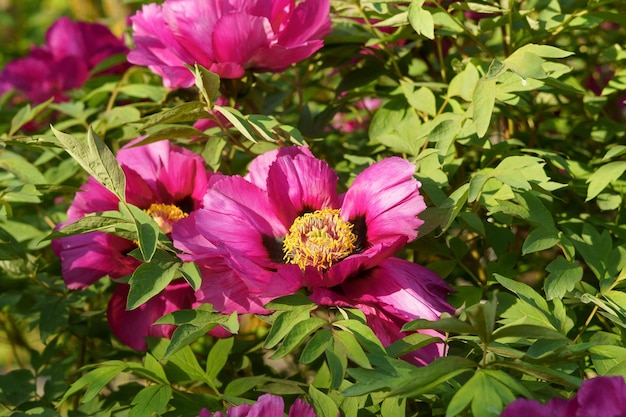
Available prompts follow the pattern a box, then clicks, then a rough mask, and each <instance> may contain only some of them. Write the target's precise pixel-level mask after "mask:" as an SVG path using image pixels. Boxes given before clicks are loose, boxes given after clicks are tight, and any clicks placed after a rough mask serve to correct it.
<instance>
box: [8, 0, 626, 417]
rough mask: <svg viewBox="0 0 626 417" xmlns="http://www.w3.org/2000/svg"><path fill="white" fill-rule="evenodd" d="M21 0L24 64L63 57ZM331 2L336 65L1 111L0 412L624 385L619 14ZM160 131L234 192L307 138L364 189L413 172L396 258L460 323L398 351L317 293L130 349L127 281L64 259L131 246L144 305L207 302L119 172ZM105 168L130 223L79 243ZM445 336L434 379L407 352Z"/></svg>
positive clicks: (444, 408) (508, 394)
mask: <svg viewBox="0 0 626 417" xmlns="http://www.w3.org/2000/svg"><path fill="white" fill-rule="evenodd" d="M9 3H11V4H12V7H13V9H14V10H17V11H21V12H22V13H23V17H24V19H23V20H22V21H21V22H22V23H21V24H22V26H23V27H17V25H18V23H15V22H19V21H20V20H15V22H14V19H12V16H9V15H8V12H5V11H0V19H2V20H0V21H2V22H10V23H11V27H14V26H15V31H14V33H15V34H16V36H20V38H19V42H17V41H16V42H10V41H5V42H2V43H1V45H2V46H1V47H0V49H2V51H0V52H1V55H0V58H2V62H3V63H5V62H8V61H9V60H10V59H13V58H15V57H17V56H20V55H23V54H24V53H25V52H26V48H27V46H28V45H29V44H31V43H41V39H42V36H43V32H42V30H41V27H40V26H41V25H40V24H35V23H37V22H39V21H40V20H42V19H43V20H44V21H46V23H48V22H47V21H48V20H49V18H48V17H45V16H43V15H42V14H41V13H42V12H41V11H39V9H37V10H35V9H34V8H33V7H31V6H30V5H26V4H24V5H20V4H18V2H9ZM25 3H28V2H25ZM45 3H46V5H48V3H50V4H52V3H54V4H57V3H58V2H45ZM125 3H128V4H131V6H129V7H134V8H138V6H139V3H145V4H147V3H148V1H135V2H125ZM331 4H332V10H331V14H332V19H333V32H332V34H330V35H329V36H328V37H327V38H326V39H325V46H324V48H322V49H321V50H320V51H318V52H317V53H316V54H315V55H314V56H313V57H311V58H309V59H307V60H305V61H303V62H300V63H298V64H295V65H293V66H292V67H290V68H288V69H286V70H285V71H284V72H281V73H260V74H256V73H252V72H248V73H246V75H245V76H244V77H243V78H242V79H239V80H226V79H220V78H219V76H217V75H216V74H213V73H211V72H210V71H208V70H207V69H206V68H203V67H202V66H200V65H198V64H196V65H195V66H193V67H191V66H190V67H189V70H190V71H191V72H193V74H194V75H195V86H193V87H191V88H189V89H180V90H173V91H170V90H168V89H166V88H165V87H163V84H162V80H161V79H160V78H159V77H158V76H156V75H154V74H152V73H151V72H150V71H149V70H148V69H147V68H142V67H133V68H131V69H130V70H128V71H127V72H126V73H125V74H124V75H121V76H111V77H107V78H104V79H100V80H90V82H88V83H87V84H85V85H84V86H82V87H81V88H78V89H76V90H74V91H72V92H71V94H70V97H71V99H70V100H69V101H67V102H62V103H52V100H49V101H47V102H44V103H41V104H38V105H32V104H29V103H26V102H20V101H19V100H17V101H16V100H15V99H14V97H13V96H12V93H7V94H5V95H3V96H2V97H0V371H1V372H0V416H4V415H14V416H21V415H40V416H76V417H79V416H131V417H132V416H144V415H162V416H177V415H184V416H195V415H197V414H198V413H199V411H200V410H201V409H202V408H207V409H209V410H211V411H216V410H223V409H225V408H227V407H230V406H234V405H239V404H243V403H251V402H254V401H255V400H256V398H258V397H259V396H260V395H261V394H263V393H272V394H275V395H281V396H282V397H283V398H285V401H286V403H287V404H291V403H293V401H294V400H295V398H297V397H302V398H304V399H305V400H307V401H308V402H309V403H310V404H312V406H313V407H314V409H315V411H316V413H317V416H318V417H321V416H324V417H326V416H328V417H336V416H337V415H340V416H342V417H370V416H381V417H397V416H398V417H402V416H418V415H419V416H446V417H452V416H474V417H483V416H485V417H486V416H498V415H499V414H500V413H501V411H502V410H503V409H504V407H506V405H507V404H509V403H510V402H512V401H513V400H514V399H516V398H521V397H525V398H532V399H537V400H542V401H544V400H548V399H549V398H553V397H570V396H571V395H572V394H573V393H575V392H576V390H577V388H578V387H579V386H580V384H581V383H582V381H583V380H584V379H585V378H588V377H591V376H595V375H620V376H623V377H625V378H626V348H625V347H624V346H625V343H626V333H625V331H626V330H625V329H626V293H625V288H626V286H625V284H624V282H625V280H626V249H625V248H626V228H625V226H624V224H625V223H624V220H623V219H624V213H623V210H624V194H625V193H626V176H625V172H626V139H625V138H626V124H625V123H624V122H625V120H626V110H625V109H626V107H625V105H624V91H626V72H625V71H624V70H623V69H622V68H623V66H624V62H625V60H626V53H625V52H624V50H623V40H624V39H625V36H626V33H625V30H626V29H625V28H626V19H625V18H624V16H625V15H626V9H625V8H624V5H622V2H620V1H611V0H608V1H602V2H598V1H586V0H579V1H569V2H559V1H557V0H549V1H531V0H525V1H509V2H503V1H492V0H487V1H483V2H470V1H433V2H425V1H423V0H416V1H399V2H391V1H356V2H353V1H343V0H334V1H331ZM58 9H59V7H58V6H57V7H55V8H54V10H56V12H55V14H58V13H60V11H59V10H58ZM41 10H44V8H43V6H42V8H41ZM57 12H58V13H57ZM9 17H11V19H9ZM7 24H8V23H7ZM1 36H7V35H4V34H3V35H1ZM220 96H221V98H223V99H224V101H218V97H220ZM364 99H368V100H372V99H375V100H379V102H378V103H377V106H375V107H373V108H366V107H364V106H363V100H364ZM218 103H219V104H218ZM51 117H52V119H50V118H51ZM200 119H208V120H209V121H210V124H209V127H207V128H205V129H204V130H201V129H199V128H198V127H197V125H196V126H194V123H195V122H196V121H198V120H200ZM51 120H52V121H53V122H52V126H51V125H50V121H51ZM139 137H141V139H140V140H139V141H138V142H133V144H135V145H136V144H146V143H150V142H155V141H158V140H161V139H169V140H171V141H172V143H176V144H177V145H180V146H184V147H186V148H188V149H190V150H192V151H194V152H196V153H197V154H199V155H201V156H202V157H203V158H204V159H205V161H206V163H207V166H208V167H209V168H210V169H211V170H213V171H219V172H222V173H224V174H229V175H231V174H233V175H245V174H246V172H247V170H246V168H247V165H248V163H249V162H250V161H251V159H252V158H253V157H254V156H256V155H259V154H262V153H263V152H265V151H267V150H271V149H275V148H277V147H281V146H288V145H292V144H299V145H307V146H309V147H310V148H311V150H312V152H313V153H314V154H315V155H316V156H319V157H320V158H322V159H324V160H326V161H328V163H329V165H331V166H332V167H333V168H334V169H335V170H336V171H337V173H338V175H339V182H340V187H342V189H345V188H346V187H347V186H348V185H349V184H350V183H351V181H352V180H353V179H354V177H355V176H356V174H357V173H359V172H361V171H362V170H363V169H364V168H365V167H366V166H368V165H369V164H371V163H372V162H374V161H377V160H380V159H382V158H385V157H388V156H400V157H403V158H405V159H407V160H409V161H411V162H412V163H414V164H415V166H416V177H417V178H418V179H419V181H420V182H421V184H422V188H421V193H422V195H423V196H424V198H425V202H426V204H427V206H428V209H427V210H426V211H425V212H424V213H423V214H422V215H421V216H420V217H421V218H422V220H424V225H423V226H421V227H420V229H419V239H417V240H415V241H413V242H411V243H409V244H408V245H407V246H406V247H405V248H404V249H403V250H402V251H401V252H400V253H398V254H397V256H399V257H402V258H403V259H407V260H410V261H413V262H416V263H418V264H421V265H424V266H426V267H428V268H429V269H431V270H433V271H435V272H437V273H438V274H439V275H440V276H441V277H442V278H443V279H445V280H446V282H447V283H448V284H450V285H451V286H452V287H453V288H454V290H455V292H454V294H451V295H450V297H449V298H448V301H449V302H450V303H451V304H452V305H453V306H454V307H455V308H456V309H457V311H456V313H455V314H453V315H451V314H447V313H444V314H443V315H442V316H441V317H440V318H439V319H438V320H434V321H431V320H425V319H422V318H417V319H415V320H411V321H409V322H407V323H406V324H405V325H404V327H403V332H404V333H403V334H402V337H401V338H400V339H399V340H397V341H395V342H393V343H382V342H381V341H380V340H379V338H378V336H377V333H376V331H375V330H376V329H372V328H371V327H370V326H369V325H368V321H367V319H366V317H365V314H364V313H363V312H362V311H360V310H358V309H350V308H340V307H333V308H330V307H322V306H318V305H316V304H315V303H313V302H312V301H311V300H310V299H309V298H308V297H307V296H306V294H305V292H304V291H303V292H302V293H298V294H294V295H291V296H288V297H283V298H279V299H276V300H273V301H272V302H270V303H269V304H267V305H266V306H265V307H266V308H267V309H268V311H271V314H259V315H255V316H253V315H239V314H237V312H234V313H233V314H229V315H223V314H219V313H218V312H216V311H215V310H214V309H213V308H212V306H209V305H200V306H198V307H197V308H195V309H193V310H179V311H175V312H173V313H170V314H168V315H166V316H164V317H162V318H160V319H159V320H158V321H157V322H156V323H157V324H163V325H169V326H173V328H175V330H174V332H173V334H172V337H171V339H157V338H153V339H150V340H149V348H148V350H147V352H136V351H134V350H132V349H129V348H127V347H125V346H123V345H122V344H121V343H119V341H117V340H116V339H115V338H114V337H113V336H112V334H111V331H110V328H109V326H108V323H107V316H106V309H107V302H108V300H109V299H110V297H111V294H112V291H113V288H114V286H115V284H114V283H113V282H112V280H110V279H103V280H100V281H98V282H97V283H96V284H94V285H91V286H90V287H89V288H87V289H84V290H70V289H68V288H67V287H66V285H65V284H64V282H63V279H62V268H61V264H60V261H59V260H58V259H57V257H56V256H55V254H54V252H53V250H52V248H51V245H50V241H51V240H53V239H58V238H60V237H68V236H74V235H79V234H85V233H89V232H94V231H99V232H105V233H109V234H114V235H116V236H119V237H122V238H124V239H127V240H129V241H132V242H135V243H136V249H135V250H133V251H131V252H130V253H129V256H132V257H134V258H135V259H136V260H137V262H138V263H139V264H140V266H139V267H137V268H136V269H135V271H134V272H133V273H132V274H130V275H128V276H126V277H122V278H119V279H118V280H119V281H120V282H124V283H128V284H130V290H129V296H128V304H127V308H128V309H129V310H134V309H141V308H142V305H144V304H145V303H146V302H147V301H148V300H151V299H153V298H154V297H157V296H158V295H159V294H160V293H161V291H162V290H163V289H164V288H166V286H167V285H168V284H170V283H171V282H172V281H174V280H177V279H180V278H182V279H184V280H185V281H186V282H187V283H188V284H189V285H190V286H191V287H192V288H193V289H194V290H198V289H199V288H201V284H202V276H201V273H200V271H199V269H198V267H197V266H196V265H195V264H194V263H192V262H183V261H182V260H181V259H180V258H179V257H178V256H177V254H178V250H177V249H176V248H175V247H174V246H173V245H172V242H171V240H170V238H169V237H168V236H167V235H166V234H165V233H164V232H163V231H162V230H161V229H160V228H159V225H158V224H157V223H156V222H155V221H154V219H153V218H152V217H151V216H149V215H148V214H147V213H146V212H145V211H144V210H142V209H141V208H139V207H136V206H133V205H131V204H129V203H128V202H127V201H126V200H127V195H126V192H127V191H126V177H125V174H124V171H123V170H122V169H121V167H120V165H119V164H118V162H117V160H116V158H115V155H116V153H117V151H118V150H119V149H120V148H121V147H123V146H127V145H128V144H129V143H130V142H131V141H136V140H137V139H138V138H139ZM88 176H92V177H93V178H94V179H95V180H96V181H98V182H99V183H100V184H102V185H103V186H104V187H106V188H107V189H109V190H110V191H111V192H112V193H113V194H114V195H115V196H116V198H117V199H118V200H119V206H118V207H117V209H116V210H106V211H105V210H103V211H101V212H98V213H93V214H90V215H87V216H85V217H83V218H81V219H80V220H77V221H75V222H72V223H70V224H66V225H64V226H63V227H60V228H59V227H57V225H59V224H60V223H62V222H65V221H66V220H67V214H66V213H67V209H68V207H69V205H70V203H71V201H72V198H73V196H74V194H75V193H76V192H77V190H78V189H79V187H80V186H81V185H82V184H84V183H85V181H86V180H87V178H88ZM181 282H182V280H181ZM215 334H220V337H216V336H214V335H215ZM437 343H440V344H441V346H442V348H443V349H444V352H445V355H444V356H443V357H441V358H438V359H436V360H434V361H433V362H432V363H429V364H424V365H423V366H416V365H414V364H411V363H410V362H408V361H406V360H405V359H406V357H407V355H409V354H410V353H411V352H413V351H415V350H416V349H420V348H424V347H433V345H434V344H437Z"/></svg>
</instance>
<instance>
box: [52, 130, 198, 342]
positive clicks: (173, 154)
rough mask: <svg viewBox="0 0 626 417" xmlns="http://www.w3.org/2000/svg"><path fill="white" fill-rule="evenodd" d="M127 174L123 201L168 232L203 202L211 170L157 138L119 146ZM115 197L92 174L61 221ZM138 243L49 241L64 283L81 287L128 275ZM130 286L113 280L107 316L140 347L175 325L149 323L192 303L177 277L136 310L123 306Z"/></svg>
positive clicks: (93, 237) (104, 238) (94, 238)
mask: <svg viewBox="0 0 626 417" xmlns="http://www.w3.org/2000/svg"><path fill="white" fill-rule="evenodd" d="M117 160H118V161H119V163H120V165H121V167H122V169H123V170H124V173H125V175H126V199H127V201H128V202H129V203H130V204H133V205H135V206H137V207H139V208H141V209H143V210H145V211H146V212H147V213H148V214H150V215H151V216H152V217H153V218H154V219H155V221H156V222H157V224H159V226H160V227H161V230H162V231H163V232H164V233H166V234H170V233H171V231H172V230H173V228H175V227H176V223H177V222H178V221H179V220H180V219H182V218H184V217H186V216H188V215H189V214H190V213H192V212H193V211H194V210H197V209H199V208H200V207H201V206H202V198H203V196H204V194H205V192H206V189H207V184H208V182H209V178H210V174H209V173H208V172H207V170H206V167H205V164H204V160H203V159H202V158H201V157H200V156H198V155H196V154H194V153H192V152H191V151H189V150H187V149H183V148H180V147H176V146H171V145H170V143H169V141H160V142H155V143H151V144H148V145H144V146H137V147H129V148H125V149H121V150H120V151H119V152H118V154H117ZM118 204H119V200H118V199H117V197H116V196H115V195H114V194H113V193H112V192H110V191H109V190H107V189H106V188H105V187H104V186H103V185H102V184H100V183H99V182H97V181H96V180H95V179H94V178H92V177H90V178H89V180H88V181H87V183H86V184H85V185H83V186H82V187H81V189H80V192H79V193H77V194H76V196H75V198H74V201H73V203H72V205H71V206H70V208H69V210H68V219H67V221H66V222H65V223H63V224H61V225H59V226H63V225H66V224H70V223H73V222H74V221H76V220H78V219H80V218H82V217H84V216H85V215H87V214H90V213H95V212H102V211H107V210H117V209H118ZM136 248H137V245H136V244H135V243H134V242H132V241H130V240H126V239H123V238H121V237H118V236H115V235H112V234H107V233H104V232H90V233H86V234H80V235H73V236H67V237H63V238H59V239H55V240H53V241H52V249H53V250H54V252H55V253H56V254H57V256H58V257H59V258H60V259H61V267H62V274H63V279H64V281H65V284H66V285H67V287H68V288H70V289H84V288H87V287H88V286H89V285H91V284H93V283H94V282H96V281H97V280H99V279H100V278H103V277H105V276H109V277H111V278H121V277H124V276H126V275H129V274H131V273H132V272H133V271H134V270H135V269H136V268H137V267H138V266H139V265H140V261H139V260H137V259H136V258H134V257H132V256H130V255H129V254H128V253H129V252H130V251H132V250H133V249H136ZM128 291H129V286H128V285H127V284H117V286H116V288H115V290H114V292H113V295H112V298H111V300H110V302H109V307H108V311H107V316H108V318H109V323H110V326H111V329H112V331H113V333H114V334H115V335H116V336H117V337H118V338H119V339H120V340H121V341H122V342H123V343H124V344H126V345H128V346H130V347H132V348H134V349H137V350H144V349H145V348H146V347H147V345H146V342H145V340H144V337H146V336H153V337H169V336H170V335H171V333H172V332H173V330H174V326H167V325H152V323H153V322H154V321H155V320H156V319H157V318H159V317H161V316H163V315H164V314H166V313H169V312H172V311H175V310H178V309H184V308H186V309H188V308H192V307H194V306H196V305H197V304H198V303H197V302H196V300H195V295H194V291H193V289H192V288H191V287H190V286H189V285H188V284H186V283H185V282H184V281H183V280H175V281H173V282H172V283H171V284H170V285H169V286H168V287H166V288H165V289H164V290H163V291H162V292H161V293H160V294H158V295H157V296H155V297H153V298H152V299H150V300H149V301H148V302H147V303H146V304H144V305H143V306H141V307H139V308H138V309H136V310H132V311H127V310H126V300H127V296H128Z"/></svg>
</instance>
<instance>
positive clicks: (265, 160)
mask: <svg viewBox="0 0 626 417" xmlns="http://www.w3.org/2000/svg"><path fill="white" fill-rule="evenodd" d="M296 155H307V156H310V157H313V154H312V153H311V150H310V149H309V148H307V147H306V146H288V147H285V148H278V149H274V150H271V151H267V152H265V153H262V154H261V155H258V156H257V157H256V158H254V159H253V160H252V162H250V165H249V166H248V175H246V176H245V178H246V179H247V180H248V181H250V182H251V183H253V184H254V185H256V186H257V187H259V188H260V189H262V190H264V191H267V178H268V175H269V170H270V166H272V164H273V163H274V161H276V158H278V157H282V156H291V157H292V158H293V157H295V156H296Z"/></svg>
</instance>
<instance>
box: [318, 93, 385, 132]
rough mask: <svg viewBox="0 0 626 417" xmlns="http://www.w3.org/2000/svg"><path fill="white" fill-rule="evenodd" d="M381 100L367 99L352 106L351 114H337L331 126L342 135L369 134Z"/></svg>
mask: <svg viewBox="0 0 626 417" xmlns="http://www.w3.org/2000/svg"><path fill="white" fill-rule="evenodd" d="M380 105H381V99H379V98H370V97H366V98H364V99H363V100H361V101H358V102H357V103H356V104H355V105H354V106H352V109H351V110H352V111H351V112H341V113H337V114H336V115H335V117H333V120H331V122H330V124H331V126H332V127H334V128H335V129H337V130H338V131H339V132H341V133H354V132H358V131H363V132H367V130H368V129H369V124H370V121H371V119H372V115H373V114H374V112H375V111H376V110H377V109H378V108H379V107H380Z"/></svg>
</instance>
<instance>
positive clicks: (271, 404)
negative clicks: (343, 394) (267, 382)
mask: <svg viewBox="0 0 626 417" xmlns="http://www.w3.org/2000/svg"><path fill="white" fill-rule="evenodd" d="M284 410H285V403H284V401H283V399H282V397H278V396H276V395H272V394H265V395H261V396H260V397H259V399H258V400H257V402H256V403H255V404H253V405H250V404H241V405H238V406H236V407H233V408H230V409H228V410H227V411H226V416H225V417H283V416H284ZM211 416H213V417H224V414H223V413H221V412H219V411H218V412H216V413H214V414H211V412H210V411H209V410H207V409H203V410H202V411H200V414H198V417H211ZM288 417H315V412H314V411H313V408H311V406H310V405H309V404H307V403H305V402H304V401H302V400H301V399H299V398H298V399H297V400H296V401H295V402H294V403H293V405H292V406H291V408H290V409H289V415H288Z"/></svg>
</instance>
